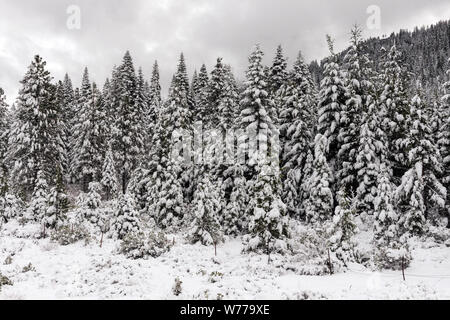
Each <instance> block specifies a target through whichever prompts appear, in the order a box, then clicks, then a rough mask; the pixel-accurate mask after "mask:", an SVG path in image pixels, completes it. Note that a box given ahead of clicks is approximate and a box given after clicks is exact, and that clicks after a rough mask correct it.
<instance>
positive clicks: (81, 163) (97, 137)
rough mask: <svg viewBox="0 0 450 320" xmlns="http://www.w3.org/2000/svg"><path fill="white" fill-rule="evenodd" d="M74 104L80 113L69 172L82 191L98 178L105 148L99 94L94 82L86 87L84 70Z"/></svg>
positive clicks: (86, 73) (86, 79) (86, 71)
mask: <svg viewBox="0 0 450 320" xmlns="http://www.w3.org/2000/svg"><path fill="white" fill-rule="evenodd" d="M78 103H79V107H78V110H79V112H80V114H79V118H78V119H79V120H78V123H77V125H76V126H75V128H74V135H73V136H74V139H73V141H72V148H71V149H72V155H71V158H72V163H71V167H72V170H71V171H72V172H74V173H78V174H77V175H76V178H77V179H78V181H80V182H81V183H82V186H83V190H84V191H87V189H88V185H89V183H90V182H92V181H93V180H96V179H98V178H99V177H100V173H101V165H102V159H103V153H104V149H105V147H104V140H105V133H104V128H105V123H104V122H103V120H104V114H103V112H102V104H103V103H102V99H101V94H100V91H99V90H98V89H97V86H96V84H95V83H93V84H92V85H91V84H90V82H89V72H88V69H87V68H86V69H85V71H84V75H83V81H82V87H81V92H80V100H79V102H78Z"/></svg>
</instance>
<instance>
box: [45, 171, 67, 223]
mask: <svg viewBox="0 0 450 320" xmlns="http://www.w3.org/2000/svg"><path fill="white" fill-rule="evenodd" d="M57 176H58V177H59V178H57V180H58V182H57V184H56V186H55V187H53V188H51V190H50V193H49V195H48V199H47V206H48V207H47V211H46V213H45V218H44V221H43V222H44V224H45V227H46V228H47V229H48V228H51V229H54V228H56V227H58V226H59V225H62V224H63V222H64V220H65V219H66V213H67V211H68V210H69V200H68V198H67V194H66V191H65V188H64V184H63V178H62V174H61V173H60V172H59V173H57Z"/></svg>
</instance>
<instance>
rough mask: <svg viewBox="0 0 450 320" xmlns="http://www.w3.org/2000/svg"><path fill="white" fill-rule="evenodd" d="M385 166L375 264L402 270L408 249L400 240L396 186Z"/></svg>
mask: <svg viewBox="0 0 450 320" xmlns="http://www.w3.org/2000/svg"><path fill="white" fill-rule="evenodd" d="M390 179H391V173H390V171H389V170H388V168H387V166H386V165H385V164H382V165H381V167H380V172H379V176H378V180H377V183H378V186H377V196H376V198H375V210H374V218H375V223H374V247H375V250H374V251H375V259H374V260H375V263H376V265H377V266H379V267H381V268H386V267H387V268H390V269H400V268H401V267H402V261H401V260H402V259H404V258H405V256H406V255H407V248H406V246H405V245H403V244H402V241H401V240H400V230H399V226H398V223H399V215H398V214H397V212H396V210H395V206H394V204H395V199H394V191H395V190H394V186H393V184H392V182H391V181H390ZM403 263H404V262H403Z"/></svg>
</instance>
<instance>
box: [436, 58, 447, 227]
mask: <svg viewBox="0 0 450 320" xmlns="http://www.w3.org/2000/svg"><path fill="white" fill-rule="evenodd" d="M446 80H447V81H445V82H444V83H443V85H442V92H443V96H442V98H441V107H440V109H439V111H440V114H439V117H440V118H441V121H440V122H441V125H440V126H439V128H438V133H437V134H438V146H439V150H440V153H441V157H442V163H443V173H442V182H443V184H444V186H445V187H446V188H447V191H448V190H449V188H450V59H449V69H448V70H447V79H446ZM446 207H447V208H446V210H445V211H446V212H447V216H448V226H449V227H450V197H447V206H446Z"/></svg>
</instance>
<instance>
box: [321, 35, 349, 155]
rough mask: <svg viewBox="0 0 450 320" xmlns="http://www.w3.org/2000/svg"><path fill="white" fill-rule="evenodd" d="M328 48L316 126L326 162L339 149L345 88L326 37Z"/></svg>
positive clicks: (332, 48) (335, 57) (332, 47)
mask: <svg viewBox="0 0 450 320" xmlns="http://www.w3.org/2000/svg"><path fill="white" fill-rule="evenodd" d="M327 42H328V47H329V50H330V53H331V56H329V57H328V58H327V60H326V62H325V66H324V77H323V79H322V81H321V83H320V92H319V105H318V115H317V117H318V124H317V131H318V132H319V133H320V134H321V135H324V136H325V137H326V138H327V140H328V143H329V144H330V145H329V147H328V151H327V154H326V155H325V156H326V158H327V159H328V160H336V156H337V153H338V151H339V149H340V143H339V141H338V135H339V131H340V123H341V119H340V116H341V112H342V110H344V109H345V102H346V97H345V94H346V88H345V84H344V73H343V71H342V70H341V67H340V65H339V63H338V57H337V55H336V54H335V53H334V44H333V41H332V40H331V38H330V37H329V36H327Z"/></svg>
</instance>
